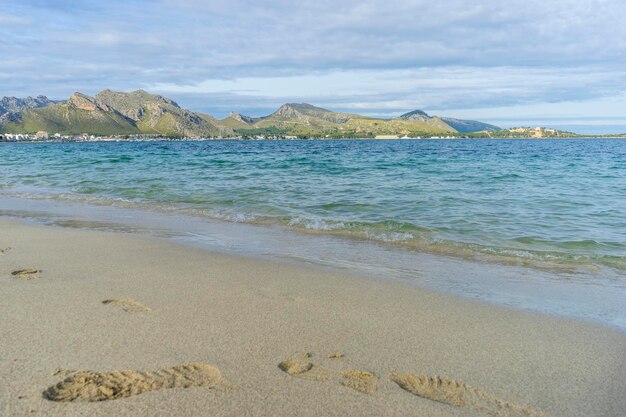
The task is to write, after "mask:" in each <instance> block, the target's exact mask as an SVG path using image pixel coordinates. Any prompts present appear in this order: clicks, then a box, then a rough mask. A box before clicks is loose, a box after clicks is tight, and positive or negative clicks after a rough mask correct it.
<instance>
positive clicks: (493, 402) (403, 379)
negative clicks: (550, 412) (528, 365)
mask: <svg viewBox="0 0 626 417" xmlns="http://www.w3.org/2000/svg"><path fill="white" fill-rule="evenodd" d="M391 380H392V381H393V382H395V383H396V384H398V386H400V387H401V388H402V389H404V390H405V391H407V392H410V393H411V394H415V395H417V396H419V397H422V398H427V399H429V400H433V401H438V402H441V403H444V404H449V405H453V406H455V407H467V408H468V409H474V410H476V411H479V412H484V413H485V414H488V415H490V416H494V417H546V416H545V414H543V413H541V412H537V411H534V410H532V409H530V408H528V407H526V406H521V405H518V404H512V403H509V402H506V401H503V400H500V399H498V398H495V397H494V396H493V395H491V394H489V393H487V392H485V391H482V390H480V389H478V388H474V387H472V386H471V385H467V384H464V383H462V382H458V381H454V380H452V379H446V378H441V377H439V376H415V375H408V374H400V373H397V372H392V374H391Z"/></svg>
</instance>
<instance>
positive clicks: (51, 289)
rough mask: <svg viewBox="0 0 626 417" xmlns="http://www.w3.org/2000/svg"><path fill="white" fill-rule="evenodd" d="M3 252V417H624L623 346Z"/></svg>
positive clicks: (46, 233)
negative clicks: (25, 271)
mask: <svg viewBox="0 0 626 417" xmlns="http://www.w3.org/2000/svg"><path fill="white" fill-rule="evenodd" d="M8 247H11V248H12V249H11V250H10V251H4V252H3V253H2V254H1V255H0V278H2V279H0V317H1V320H0V417H22V416H29V417H30V416H33V417H68V416H71V417H105V416H107V417H109V416H115V417H131V416H132V417H141V416H146V417H172V416H176V417H204V416H206V417H209V416H211V417H221V416H231V417H245V416H271V417H287V416H289V417H291V416H307V417H308V416H310V417H319V416H370V417H381V416H398V417H400V416H424V417H426V416H428V417H466V416H469V417H481V416H482V417H489V416H491V417H543V416H545V417H624V416H626V395H624V393H626V361H625V360H624V358H626V333H624V332H622V331H619V330H615V329H611V328H607V327H602V326H599V325H596V324H593V323H586V322H581V321H575V320H570V319H564V318H559V317H552V316H547V315H539V314H533V313H528V312H522V311H516V310H512V309H506V308H501V307H496V306H491V305H486V304H481V303H476V302H472V301H468V300H463V299H459V298H456V297H451V296H448V295H444V294H439V293H435V292H432V291H429V290H425V289H421V288H418V287H415V286H413V285H410V284H409V283H407V282H401V281H390V280H386V279H382V277H381V279H374V278H368V277H361V276H355V275H350V271H343V272H332V271H328V270H322V269H313V268H310V267H304V266H296V265H294V264H288V263H277V262H273V261H265V260H260V259H254V258H246V257H236V256H230V255H224V254H215V253H209V252H206V251H203V250H200V249H196V248H193V247H187V246H180V245H176V244H173V243H170V242H167V241H164V240H157V239H153V238H147V237H141V236H139V235H133V234H129V233H125V234H121V233H117V232H104V231H88V230H76V229H73V228H72V229H68V228H59V227H47V226H28V225H24V224H19V223H15V222H8V221H3V220H0V248H8ZM26 269H32V270H33V271H36V272H27V273H24V272H23V273H16V274H14V272H17V271H19V270H26ZM41 271H43V272H41ZM20 275H23V276H20ZM29 278H35V279H29ZM26 279H28V280H27V281H26ZM184 364H195V365H184ZM55 369H69V370H72V371H56V372H55ZM118 370H119V371H118ZM137 394H141V395H137Z"/></svg>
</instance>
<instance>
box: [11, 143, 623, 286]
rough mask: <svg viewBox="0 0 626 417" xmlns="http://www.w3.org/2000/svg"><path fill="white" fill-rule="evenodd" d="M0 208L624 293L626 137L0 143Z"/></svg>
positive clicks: (400, 266)
mask: <svg viewBox="0 0 626 417" xmlns="http://www.w3.org/2000/svg"><path fill="white" fill-rule="evenodd" d="M2 197H5V198H19V199H26V200H31V201H32V200H33V199H36V200H54V201H73V202H82V203H87V204H90V205H98V206H119V207H122V208H125V209H140V210H147V211H151V212H161V213H167V215H168V216H178V217H180V218H183V217H185V218H194V219H196V221H197V220H198V219H200V221H202V219H205V220H206V221H214V220H220V221H224V222H234V223H250V224H253V225H262V226H263V227H265V228H268V227H269V228H278V229H281V230H287V231H289V232H293V233H296V234H298V235H299V236H300V237H302V236H310V238H311V239H313V240H314V239H315V238H316V236H311V235H318V236H317V237H319V236H320V235H321V236H333V237H338V238H341V239H344V238H345V239H348V240H350V241H353V242H364V243H369V244H372V243H375V244H376V245H379V246H383V247H385V250H386V251H391V252H393V251H401V252H402V253H403V254H407V253H408V254H411V253H413V254H424V253H427V254H429V255H433V256H443V257H446V258H449V259H457V260H465V261H471V262H478V263H480V264H483V265H509V266H516V267H522V268H527V269H528V270H536V271H550V272H551V273H555V274H565V275H561V276H566V277H567V279H568V280H572V279H582V280H586V281H587V282H589V283H596V282H603V279H604V282H608V281H610V282H612V284H611V285H616V286H618V287H619V288H626V140H612V139H611V140H597V139H593V140H571V139H568V140H497V141H495V140H422V141H402V140H397V141H369V140H354V141H347V140H342V141H200V142H144V143H141V142H106V143H105V142H100V143H1V144H0V198H2ZM1 209H2V207H1V206H0V210H1ZM313 240H311V241H313ZM388 253H390V252H388ZM397 262H402V261H397ZM397 266H398V268H400V269H401V268H402V267H403V265H397ZM572 277H573V278H572Z"/></svg>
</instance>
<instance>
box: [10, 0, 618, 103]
mask: <svg viewBox="0 0 626 417" xmlns="http://www.w3.org/2000/svg"><path fill="white" fill-rule="evenodd" d="M9 3H10V4H9ZM624 15H626V3H625V2H623V1H621V0H554V1H550V2H546V1H543V0H542V1H539V0H525V1H522V0H511V1H508V2H502V1H497V0H482V1H476V2H467V1H466V0H443V1H439V2H432V1H426V0H415V1H412V0H405V1H399V0H385V1H382V0H374V1H371V0H370V1H365V0H361V1H356V0H344V1H330V0H317V1H312V0H302V1H299V2H293V1H285V0H272V1H264V2H258V1H251V0H231V1H229V2H207V1H204V0H156V1H148V0H138V1H126V0H124V1H122V0H110V1H107V2H96V1H77V0H59V1H55V2H49V1H44V0H23V1H20V2H4V3H0V39H2V41H0V56H2V57H3V59H2V60H0V80H2V87H3V91H0V95H27V94H30V95H32V94H42V93H43V94H48V95H51V96H54V97H55V98H63V97H65V96H67V95H69V94H70V93H71V92H72V91H74V90H81V91H85V92H87V93H95V92H96V91H98V90H100V89H103V88H114V89H119V90H133V89H136V88H140V87H144V88H154V89H156V90H159V91H160V92H164V93H170V94H172V95H174V98H176V99H178V100H179V101H180V102H181V103H186V102H188V103H191V104H194V105H196V106H198V109H199V110H206V111H218V112H222V111H225V110H223V109H224V108H225V107H226V106H235V107H236V109H237V110H243V111H246V110H247V112H252V111H263V110H265V109H267V108H269V107H270V106H273V105H275V104H276V103H278V102H282V101H291V100H292V99H294V100H295V99H297V100H298V101H316V102H319V104H324V105H329V106H336V107H339V108H341V109H353V110H355V111H356V110H359V111H368V112H372V113H376V112H379V113H380V114H382V113H392V112H394V111H401V110H405V109H407V108H413V107H425V108H427V109H434V110H437V111H445V110H448V111H455V110H459V109H474V108H485V109H488V108H505V107H510V106H519V105H528V104H540V103H551V102H555V101H556V102H558V101H577V100H578V101H590V100H598V99H599V98H602V97H611V96H619V95H620V94H622V93H623V92H624V85H625V84H624V70H623V69H624V68H626V54H623V53H621V51H623V50H626V25H623V16H624ZM17 16H19V18H17ZM16 18H17V19H18V20H15V19H16ZM20 24H21V25H26V24H27V29H28V30H22V29H20V28H19V26H20ZM5 57H9V58H6V59H5ZM33 57H36V59H33ZM216 100H221V102H219V103H218V102H216ZM231 108H233V107H231Z"/></svg>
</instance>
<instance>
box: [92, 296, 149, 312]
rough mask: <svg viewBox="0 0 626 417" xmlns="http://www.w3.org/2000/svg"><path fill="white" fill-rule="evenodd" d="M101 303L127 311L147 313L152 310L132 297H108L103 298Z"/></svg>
mask: <svg viewBox="0 0 626 417" xmlns="http://www.w3.org/2000/svg"><path fill="white" fill-rule="evenodd" d="M102 304H106V305H108V304H112V305H114V306H117V307H119V308H121V309H122V310H124V311H126V312H127V313H147V312H148V311H151V310H152V309H151V308H150V307H146V306H145V305H143V304H141V303H139V302H137V301H135V300H133V299H132V298H110V299H108V300H104V301H103V302H102Z"/></svg>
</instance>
